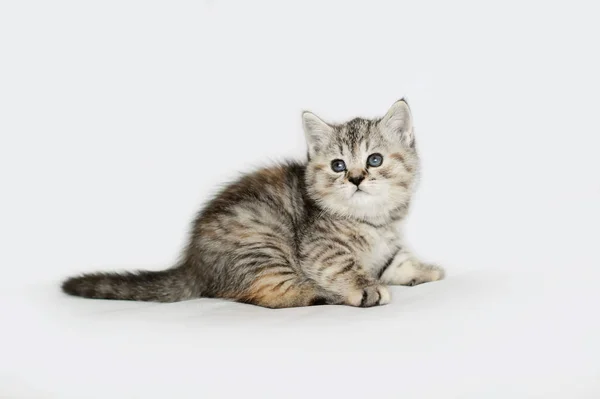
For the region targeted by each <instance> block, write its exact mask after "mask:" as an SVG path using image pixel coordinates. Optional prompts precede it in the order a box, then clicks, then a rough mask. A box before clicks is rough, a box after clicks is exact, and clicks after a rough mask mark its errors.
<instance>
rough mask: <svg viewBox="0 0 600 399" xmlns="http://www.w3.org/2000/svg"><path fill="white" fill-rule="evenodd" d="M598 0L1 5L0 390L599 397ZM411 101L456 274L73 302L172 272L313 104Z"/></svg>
mask: <svg viewBox="0 0 600 399" xmlns="http://www.w3.org/2000/svg"><path fill="white" fill-rule="evenodd" d="M599 38H600V25H598V11H597V10H596V9H595V7H594V2H592V1H589V2H578V1H563V2H553V1H544V2H542V1H539V2H534V1H518V2H511V1H502V2H494V3H492V2H475V1H472V2H468V1H452V2H443V1H438V2H433V1H399V2H377V1H369V2H362V3H360V5H359V4H355V3H354V2H350V1H347V2H341V1H340V2H333V1H330V2H307V1H302V2H293V3H288V2H261V1H248V2H241V1H238V2H224V1H223V2H222V1H204V2H202V1H195V2H182V1H168V2H167V1H165V2H154V1H137V2H136V1H129V0H120V1H101V2H89V1H88V2H81V1H70V2H67V1H53V2H47V1H38V2H33V1H6V2H2V4H1V5H0V177H1V180H0V190H1V194H0V267H1V268H2V269H1V271H2V273H1V275H0V289H1V291H0V296H1V297H0V301H1V302H0V312H1V314H0V316H1V319H0V324H1V325H2V327H1V329H0V397H19V398H21V397H39V398H54V397H56V398H70V397H73V398H83V397H86V398H87V397H102V398H105V397H114V398H119V397H124V398H129V397H200V398H203V397H204V398H209V397H238V396H240V395H244V396H252V397H267V396H272V397H296V396H297V397H307V396H311V397H315V398H320V397H325V396H327V395H329V396H331V397H403V398H405V397H433V398H439V397H444V398H459V397H460V398H466V397H473V398H481V397H486V398H491V397H498V398H506V397H512V398H519V397H523V398H525V397H526V398H532V397H540V398H548V397H557V398H564V397H572V398H584V397H585V398H588V397H589V398H597V397H600V382H599V381H600V360H599V359H600V347H599V346H600V343H599V338H598V337H599V336H600V335H599V334H600V320H599V318H600V316H599V315H600V310H599V305H600V294H599V289H598V282H597V281H598V279H599V278H600V271H599V267H600V256H599V255H598V242H599V238H600V232H599V227H598V226H600V178H599V175H600V159H599V157H598V155H597V153H598V146H599V145H600V139H599V137H600V122H599V120H600V115H599V109H600V95H599V92H600V78H599V71H600V60H599V53H598V39H599ZM402 96H407V97H408V99H409V102H410V104H411V108H412V110H413V116H414V119H415V125H416V135H417V140H418V145H419V148H420V151H421V155H422V162H423V173H422V180H421V184H420V187H419V191H418V194H417V199H416V201H415V203H414V208H413V210H412V214H411V216H410V219H409V223H408V228H407V236H408V238H409V241H410V242H411V243H412V245H413V247H414V248H415V250H416V252H417V253H418V254H420V255H422V256H423V257H424V258H425V259H427V260H430V261H436V262H438V263H440V264H441V265H443V266H445V267H446V268H447V270H448V278H447V280H445V281H442V282H439V283H432V284H428V285H424V286H419V287H414V288H395V289H394V290H393V296H394V298H393V303H392V304H391V305H388V306H386V307H382V308H378V309H369V310H362V309H350V308H345V307H316V308H310V309H309V308H307V309H291V310H282V311H268V310H264V309H260V308H254V307H250V306H247V305H240V304H230V303H225V302H223V301H218V300H197V301H190V302H186V303H179V304H171V305H157V304H141V303H119V302H109V301H91V300H83V299H79V298H69V297H66V296H64V295H63V294H61V293H60V291H59V288H58V287H59V282H60V280H61V279H63V278H64V277H66V276H68V275H70V274H73V273H80V272H85V271H96V270H101V269H102V270H112V269H118V270H121V269H125V268H149V269H160V268H164V267H167V266H169V265H171V264H172V263H173V262H174V261H175V260H176V258H177V256H178V253H179V250H180V249H181V248H182V247H183V245H184V242H185V239H186V234H187V229H188V226H189V223H190V220H191V218H192V217H193V216H194V214H195V212H196V211H197V210H198V209H199V207H200V206H201V204H202V202H203V201H204V200H206V199H207V198H208V197H209V196H210V195H211V193H213V192H214V191H215V190H216V189H217V188H218V187H219V185H220V184H223V183H224V182H226V181H227V180H230V179H232V178H234V177H235V176H236V175H237V173H239V172H242V171H244V170H248V169H249V168H254V167H257V166H260V165H265V164H268V163H270V162H273V161H276V160H279V159H284V158H287V157H292V158H302V157H303V156H304V153H305V147H304V141H303V136H302V131H301V124H300V113H301V111H302V110H304V109H310V110H312V111H313V112H315V113H317V114H318V115H320V116H321V117H323V118H324V119H326V120H330V121H343V120H345V119H349V118H352V117H355V116H365V117H373V116H380V115H382V114H383V113H385V111H386V110H387V109H388V107H389V106H390V105H391V104H392V103H393V102H394V101H395V100H397V99H399V98H400V97H402Z"/></svg>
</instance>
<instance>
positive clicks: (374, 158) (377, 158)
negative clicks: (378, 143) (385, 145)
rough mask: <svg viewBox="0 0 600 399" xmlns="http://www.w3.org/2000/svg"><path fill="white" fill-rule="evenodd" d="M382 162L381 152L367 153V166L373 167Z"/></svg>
mask: <svg viewBox="0 0 600 399" xmlns="http://www.w3.org/2000/svg"><path fill="white" fill-rule="evenodd" d="M382 163H383V156H382V155H381V154H378V153H375V154H371V155H369V158H367V165H368V166H372V167H374V168H376V167H378V166H381V164H382Z"/></svg>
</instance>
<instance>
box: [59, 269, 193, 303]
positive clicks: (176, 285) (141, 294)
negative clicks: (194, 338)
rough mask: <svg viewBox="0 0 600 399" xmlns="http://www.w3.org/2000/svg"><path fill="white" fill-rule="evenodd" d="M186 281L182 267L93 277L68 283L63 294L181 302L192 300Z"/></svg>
mask: <svg viewBox="0 0 600 399" xmlns="http://www.w3.org/2000/svg"><path fill="white" fill-rule="evenodd" d="M186 280H187V279H186V278H185V275H184V273H183V269H182V268H181V267H178V268H173V269H168V270H161V271H137V272H127V273H91V274H84V275H82V276H77V277H71V278H69V279H67V280H65V281H64V282H63V284H62V290H63V291H64V292H65V293H67V294H69V295H75V296H81V297H84V298H96V299H121V300H130V301H149V302H177V301H182V300H185V299H190V298H192V290H191V289H190V288H189V287H188V286H187V283H186Z"/></svg>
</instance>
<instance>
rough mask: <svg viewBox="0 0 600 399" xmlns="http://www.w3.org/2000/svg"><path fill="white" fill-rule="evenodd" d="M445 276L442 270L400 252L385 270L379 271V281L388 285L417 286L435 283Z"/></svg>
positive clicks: (405, 252)
mask: <svg viewBox="0 0 600 399" xmlns="http://www.w3.org/2000/svg"><path fill="white" fill-rule="evenodd" d="M444 276H445V272H444V269H442V268H441V267H439V266H437V265H432V264H428V263H423V262H420V261H419V260H417V259H416V258H415V257H414V256H413V255H412V254H410V253H409V252H407V251H400V252H398V253H397V254H396V256H395V257H394V260H392V262H391V263H390V264H389V266H388V267H387V268H385V269H384V270H382V271H381V275H380V277H379V281H380V282H382V283H383V284H390V285H417V284H422V283H428V282H430V281H437V280H441V279H443V278H444Z"/></svg>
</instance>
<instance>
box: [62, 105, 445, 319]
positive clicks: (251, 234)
mask: <svg viewBox="0 0 600 399" xmlns="http://www.w3.org/2000/svg"><path fill="white" fill-rule="evenodd" d="M302 118H303V125H304V131H305V134H306V141H307V144H308V161H307V162H303V163H297V162H290V163H286V164H282V165H278V166H274V167H270V168H266V169H262V170H259V171H257V172H254V173H251V174H248V175H246V176H244V177H242V178H240V179H239V180H238V181H236V182H234V183H233V184H231V185H229V186H228V187H226V188H225V189H224V190H222V191H221V192H220V193H219V194H218V195H217V196H216V198H214V199H213V200H212V201H210V202H209V203H208V204H207V205H206V207H205V208H204V209H203V210H202V211H201V212H200V213H199V215H198V217H197V218H196V220H195V221H194V223H193V227H192V231H191V237H190V240H189V244H188V246H187V248H186V249H185V251H184V253H183V256H182V261H181V262H180V263H179V264H178V265H176V266H174V267H172V268H170V269H168V270H163V271H138V272H130V273H124V274H120V273H94V274H85V275H83V276H79V277H73V278H70V279H68V280H66V281H65V282H64V283H63V285H62V289H63V290H64V291H65V292H66V293H68V294H71V295H78V296H83V297H87V298H105V299H126V300H137V301H157V302H174V301H181V300H186V299H192V298H200V297H209V298H226V299H231V300H234V301H239V302H245V303H250V304H254V305H259V306H264V307H269V308H286V307H295V306H307V305H318V304H345V305H351V306H362V307H368V306H375V305H384V304H386V303H389V302H390V293H389V291H388V289H387V287H386V284H400V285H415V284H420V283H425V282H428V281H435V280H440V279H442V278H443V277H444V271H443V269H441V268H439V267H437V266H434V265H430V264H426V263H423V262H421V261H419V260H418V259H416V258H415V257H414V256H413V255H412V254H411V253H410V252H409V251H408V250H407V249H406V248H405V246H404V245H403V243H402V236H401V232H400V227H401V224H402V221H403V219H404V218H405V216H406V214H407V211H408V208H409V204H410V200H411V194H412V191H413V188H414V186H415V180H416V176H417V172H418V170H419V159H418V157H417V152H416V149H415V139H414V136H413V124H412V118H411V113H410V109H409V107H408V104H407V102H406V101H405V100H400V101H397V102H396V103H395V104H394V105H393V106H392V107H391V109H390V110H389V111H388V113H387V114H386V115H385V116H384V117H383V118H381V119H376V120H368V119H361V118H356V119H353V120H351V121H349V122H347V123H343V124H329V123H326V122H324V121H322V120H321V119H319V118H318V117H317V116H316V115H314V114H312V113H310V112H305V113H304V114H303V115H302Z"/></svg>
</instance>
